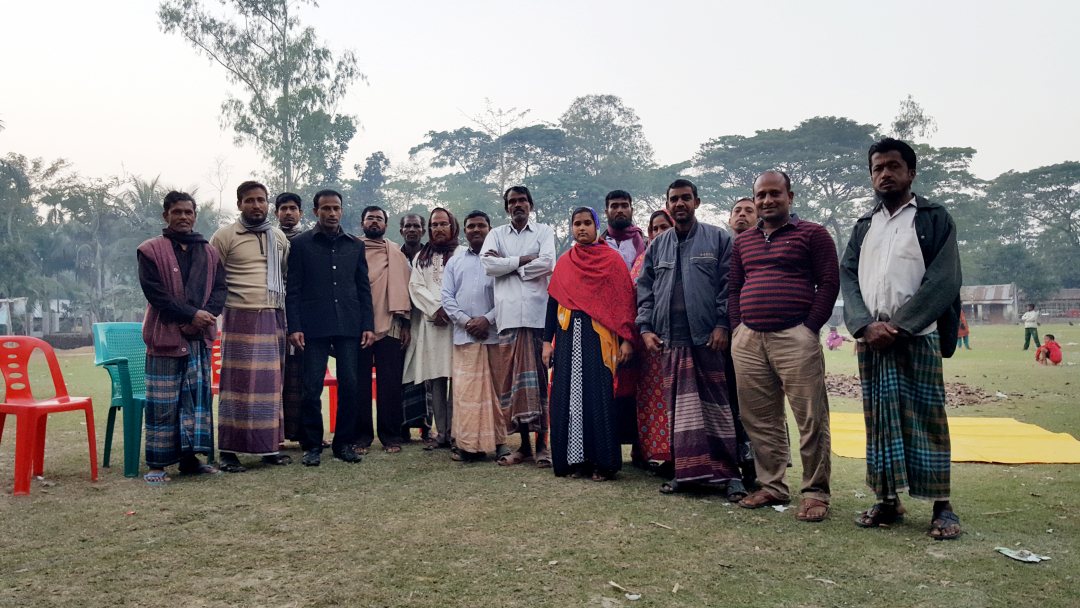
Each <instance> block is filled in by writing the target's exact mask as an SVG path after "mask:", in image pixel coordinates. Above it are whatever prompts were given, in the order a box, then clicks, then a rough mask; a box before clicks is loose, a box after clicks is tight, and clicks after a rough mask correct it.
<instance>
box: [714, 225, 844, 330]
mask: <svg viewBox="0 0 1080 608" xmlns="http://www.w3.org/2000/svg"><path fill="white" fill-rule="evenodd" d="M763 227H764V222H763V221H759V222H758V226H757V228H751V229H749V230H746V231H744V232H743V233H742V234H740V235H739V236H738V237H736V238H735V247H734V249H733V251H732V254H731V273H730V274H729V277H728V279H729V281H728V284H729V293H730V299H729V300H728V315H729V316H730V317H731V326H732V327H736V326H738V324H739V323H744V324H746V326H747V327H749V328H750V329H752V330H754V331H759V332H774V331H781V330H784V329H789V328H791V327H795V326H797V325H800V324H802V325H806V326H807V327H809V328H810V330H811V331H814V332H818V331H820V330H821V327H822V326H823V325H825V323H826V321H828V320H829V317H830V316H832V311H833V304H834V303H835V302H836V296H837V295H838V294H839V293H840V267H839V262H838V261H837V256H836V244H835V243H834V242H833V240H832V237H831V236H829V231H828V230H826V229H825V228H824V227H823V226H821V225H820V224H815V223H814V222H808V221H806V220H800V219H798V218H797V217H795V215H792V216H791V219H790V220H789V221H788V223H787V224H784V225H783V226H781V227H780V228H777V229H776V230H774V231H773V232H772V233H771V234H769V235H766V234H765V231H764V230H763Z"/></svg>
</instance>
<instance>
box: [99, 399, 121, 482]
mask: <svg viewBox="0 0 1080 608" xmlns="http://www.w3.org/2000/svg"><path fill="white" fill-rule="evenodd" d="M117 409H119V407H118V406H115V405H114V406H112V407H110V408H109V418H108V420H107V421H106V422H105V453H104V454H102V457H101V466H103V467H105V468H106V469H107V468H109V458H110V457H111V456H112V440H113V432H114V431H115V430H116V410H117Z"/></svg>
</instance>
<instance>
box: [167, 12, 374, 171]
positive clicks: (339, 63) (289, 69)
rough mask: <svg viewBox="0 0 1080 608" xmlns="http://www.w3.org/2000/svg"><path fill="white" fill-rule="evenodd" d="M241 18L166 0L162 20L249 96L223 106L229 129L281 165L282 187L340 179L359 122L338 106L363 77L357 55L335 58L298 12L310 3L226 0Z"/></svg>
mask: <svg viewBox="0 0 1080 608" xmlns="http://www.w3.org/2000/svg"><path fill="white" fill-rule="evenodd" d="M221 3H222V4H223V5H226V6H229V7H230V8H231V9H232V12H233V13H235V18H229V17H228V16H225V15H220V16H219V15H213V14H211V13H210V12H209V11H208V10H207V9H206V7H205V6H204V5H203V2H202V1H201V0H165V1H164V2H162V3H161V4H160V5H159V8H158V19H159V21H160V25H161V28H162V30H164V31H165V32H166V33H174V32H175V33H178V34H180V35H181V36H183V37H184V39H185V40H187V41H188V43H190V44H191V45H192V46H193V47H195V49H196V50H197V51H199V52H200V53H202V54H204V55H206V56H207V57H208V58H209V59H210V60H211V61H212V62H214V63H217V64H219V65H220V66H222V67H223V68H225V71H226V74H227V76H228V78H229V81H230V82H232V83H233V84H235V85H237V86H238V87H239V88H240V89H241V90H242V91H243V94H244V96H245V99H240V98H238V97H234V96H230V97H229V98H228V99H226V100H225V101H224V102H223V103H222V104H221V110H222V121H223V125H224V126H231V127H232V128H233V132H234V134H235V141H236V144H237V145H241V144H243V143H245V142H246V143H250V144H252V145H254V146H256V147H257V148H258V149H259V151H260V153H261V154H262V155H263V156H264V158H265V159H266V160H267V161H269V162H270V164H271V165H272V166H273V167H274V173H275V175H276V178H277V179H279V180H280V183H279V184H276V185H278V186H279V187H281V188H283V189H285V190H289V191H295V190H296V189H297V186H298V184H306V183H312V182H324V183H328V182H336V181H338V179H339V176H340V172H341V163H342V159H343V158H344V155H345V152H346V151H347V150H348V146H349V142H350V141H351V140H352V138H353V136H354V135H355V134H356V119H355V118H354V117H352V116H348V115H344V114H338V113H337V112H336V110H335V104H336V103H337V101H338V100H339V99H341V98H342V96H344V94H345V92H346V89H347V88H348V86H349V85H351V84H352V83H353V82H355V81H356V80H357V79H361V80H363V79H364V76H363V74H361V73H360V71H359V69H358V68H357V62H356V56H355V55H354V54H353V53H352V52H351V51H346V52H344V53H342V54H341V56H340V57H339V58H338V59H337V60H336V61H335V60H334V56H333V54H332V53H331V51H330V50H329V49H328V48H326V47H325V46H323V45H322V44H320V42H319V40H318V38H317V37H316V35H315V30H314V29H312V28H311V27H302V26H301V25H300V22H299V20H298V19H297V17H296V13H297V12H298V7H299V6H300V5H301V4H312V5H315V3H314V2H313V1H311V0H221Z"/></svg>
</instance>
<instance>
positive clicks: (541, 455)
mask: <svg viewBox="0 0 1080 608" xmlns="http://www.w3.org/2000/svg"><path fill="white" fill-rule="evenodd" d="M536 466H537V467H539V468H541V469H548V468H551V451H550V450H540V451H539V452H537V453H536Z"/></svg>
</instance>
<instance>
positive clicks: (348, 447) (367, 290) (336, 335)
mask: <svg viewBox="0 0 1080 608" xmlns="http://www.w3.org/2000/svg"><path fill="white" fill-rule="evenodd" d="M312 202H313V203H314V213H315V217H316V218H317V222H316V224H315V227H314V228H312V229H311V230H308V231H307V232H305V233H304V234H301V235H300V236H298V237H296V238H295V239H294V240H293V241H292V247H291V250H290V251H289V281H288V292H287V293H288V295H287V296H286V299H285V310H286V312H287V316H288V324H289V344H290V345H292V347H293V348H295V349H296V350H297V351H298V352H299V353H300V354H301V356H302V357H303V380H304V382H303V389H304V390H303V395H304V398H303V402H302V404H303V407H302V413H303V429H302V434H301V437H300V447H301V448H302V449H303V450H304V458H303V460H302V462H303V464H304V465H305V466H309V467H317V466H319V464H320V462H321V460H322V449H323V417H322V391H323V377H324V376H325V374H326V363H327V361H328V360H329V357H330V349H331V348H332V349H333V351H334V358H335V359H337V381H338V409H337V416H338V418H337V429H336V432H335V433H334V441H333V444H332V445H331V450H332V451H333V453H334V457H335V458H337V459H338V460H341V461H344V462H348V463H355V462H360V455H359V454H357V453H356V451H355V449H354V445H353V444H354V443H355V442H356V427H357V424H356V421H357V417H358V415H359V413H360V384H361V383H363V379H362V378H361V377H360V375H359V371H360V349H361V348H366V347H368V346H370V345H371V343H372V342H373V341H374V339H375V333H374V331H373V330H374V326H375V319H374V316H373V314H372V309H371V284H370V283H369V281H368V272H367V258H366V257H365V250H364V245H363V244H362V243H360V241H359V239H357V238H356V237H354V236H352V235H351V234H348V233H346V232H345V230H343V229H342V227H341V217H342V208H341V194H340V193H338V192H335V191H334V190H320V191H319V192H317V193H316V194H315V197H314V199H313V201H312ZM369 390H370V389H369ZM367 407H368V411H369V412H370V407H371V406H370V404H368V406H367Z"/></svg>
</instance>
